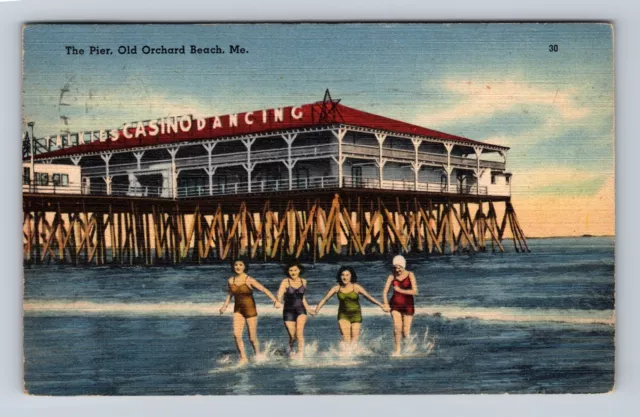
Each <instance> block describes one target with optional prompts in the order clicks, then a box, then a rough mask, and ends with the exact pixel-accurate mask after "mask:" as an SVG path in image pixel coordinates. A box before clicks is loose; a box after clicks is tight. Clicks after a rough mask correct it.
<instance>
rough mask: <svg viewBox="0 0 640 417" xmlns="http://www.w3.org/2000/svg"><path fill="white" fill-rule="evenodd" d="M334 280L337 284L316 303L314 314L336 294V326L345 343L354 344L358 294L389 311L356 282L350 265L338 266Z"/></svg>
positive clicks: (358, 315) (359, 319)
mask: <svg viewBox="0 0 640 417" xmlns="http://www.w3.org/2000/svg"><path fill="white" fill-rule="evenodd" d="M336 281H337V282H338V285H336V286H334V287H333V288H331V289H330V290H329V292H328V293H327V295H325V296H324V298H323V299H322V300H321V301H320V302H319V303H318V306H317V307H316V314H317V313H318V312H319V311H320V309H321V308H322V306H324V305H325V303H326V302H327V301H329V299H330V298H331V297H333V296H334V295H336V294H337V295H338V300H340V305H339V307H338V327H340V333H341V334H342V340H343V341H344V342H346V343H354V344H355V343H357V342H358V337H359V336H360V323H362V312H361V310H360V301H359V297H360V294H362V296H363V297H364V298H366V299H367V300H369V301H371V302H372V303H373V304H375V305H377V306H378V307H380V308H381V309H383V310H384V311H389V309H388V308H387V307H385V306H384V305H383V304H382V303H380V302H379V301H378V300H376V299H375V298H373V297H372V296H370V295H369V293H368V292H367V291H366V290H365V289H364V288H362V286H361V285H358V284H356V282H358V276H357V275H356V271H354V270H353V268H351V267H350V266H343V267H341V268H340V270H339V271H338V275H337V277H336Z"/></svg>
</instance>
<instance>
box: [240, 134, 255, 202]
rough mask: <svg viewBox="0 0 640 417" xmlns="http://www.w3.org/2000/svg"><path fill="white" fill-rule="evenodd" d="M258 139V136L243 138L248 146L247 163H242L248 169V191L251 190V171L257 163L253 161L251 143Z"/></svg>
mask: <svg viewBox="0 0 640 417" xmlns="http://www.w3.org/2000/svg"><path fill="white" fill-rule="evenodd" d="M255 141H256V138H249V139H242V144H243V145H244V146H245V147H246V148H247V163H246V164H242V166H243V167H244V169H246V170H247V192H249V193H250V192H251V172H253V168H255V166H256V163H255V162H254V163H251V145H253V142H255Z"/></svg>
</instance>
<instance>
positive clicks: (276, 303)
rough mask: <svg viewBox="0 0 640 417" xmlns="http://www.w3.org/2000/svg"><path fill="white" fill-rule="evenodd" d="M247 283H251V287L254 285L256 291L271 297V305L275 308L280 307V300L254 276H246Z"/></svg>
mask: <svg viewBox="0 0 640 417" xmlns="http://www.w3.org/2000/svg"><path fill="white" fill-rule="evenodd" d="M247 281H248V283H249V284H251V286H252V287H254V288H255V289H257V290H258V291H262V292H263V293H264V294H265V295H266V296H267V297H269V298H270V299H271V301H273V305H274V306H275V307H276V308H280V301H278V299H277V298H276V297H274V296H273V294H272V293H271V291H269V290H268V289H266V288H265V287H264V286H263V285H262V284H260V283H259V282H258V281H257V280H256V279H255V278H248V279H247Z"/></svg>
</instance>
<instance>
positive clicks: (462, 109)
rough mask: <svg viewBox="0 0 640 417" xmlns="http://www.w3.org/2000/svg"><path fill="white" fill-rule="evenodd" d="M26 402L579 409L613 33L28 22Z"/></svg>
mask: <svg viewBox="0 0 640 417" xmlns="http://www.w3.org/2000/svg"><path fill="white" fill-rule="evenodd" d="M23 65H24V86H23V91H24V95H23V102H24V108H23V116H24V126H23V138H22V141H23V154H22V160H23V178H22V184H23V186H22V187H23V188H22V189H23V212H24V216H23V232H24V235H23V248H24V251H23V254H24V265H25V270H24V316H25V317H24V358H25V365H24V378H25V390H26V391H27V392H28V393H30V394H35V395H158V394H165V395H192V394H276V395H279V394H428V393H446V394H456V393H504V392H510V393H597V392H607V391H610V390H611V389H612V387H613V381H614V356H615V349H614V325H615V312H614V304H615V303H614V273H613V271H614V256H613V250H614V229H615V222H614V160H613V148H614V131H613V115H614V96H613V27H612V26H611V25H609V24H604V23H603V24H599V23H588V24H587V23H580V24H578V23H576V24H569V23H563V24H560V23H554V24H506V23H503V24H235V25H234V24H228V25H227V24H215V25H204V24H199V25H196V24H192V25H187V24H182V25H159V24H153V25H124V24H118V25H88V24H87V25H82V24H32V25H27V26H25V28H24V64H23Z"/></svg>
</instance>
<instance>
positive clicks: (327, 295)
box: [316, 285, 339, 313]
mask: <svg viewBox="0 0 640 417" xmlns="http://www.w3.org/2000/svg"><path fill="white" fill-rule="evenodd" d="M338 289H339V287H338V286H337V285H336V286H334V287H333V288H331V289H330V290H329V292H328V293H327V294H326V295H325V296H324V298H323V299H322V300H320V302H319V303H318V305H317V306H316V313H318V311H320V309H321V308H322V306H324V305H325V303H326V302H327V301H329V299H330V298H331V297H333V296H334V295H335V293H337V292H338Z"/></svg>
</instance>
